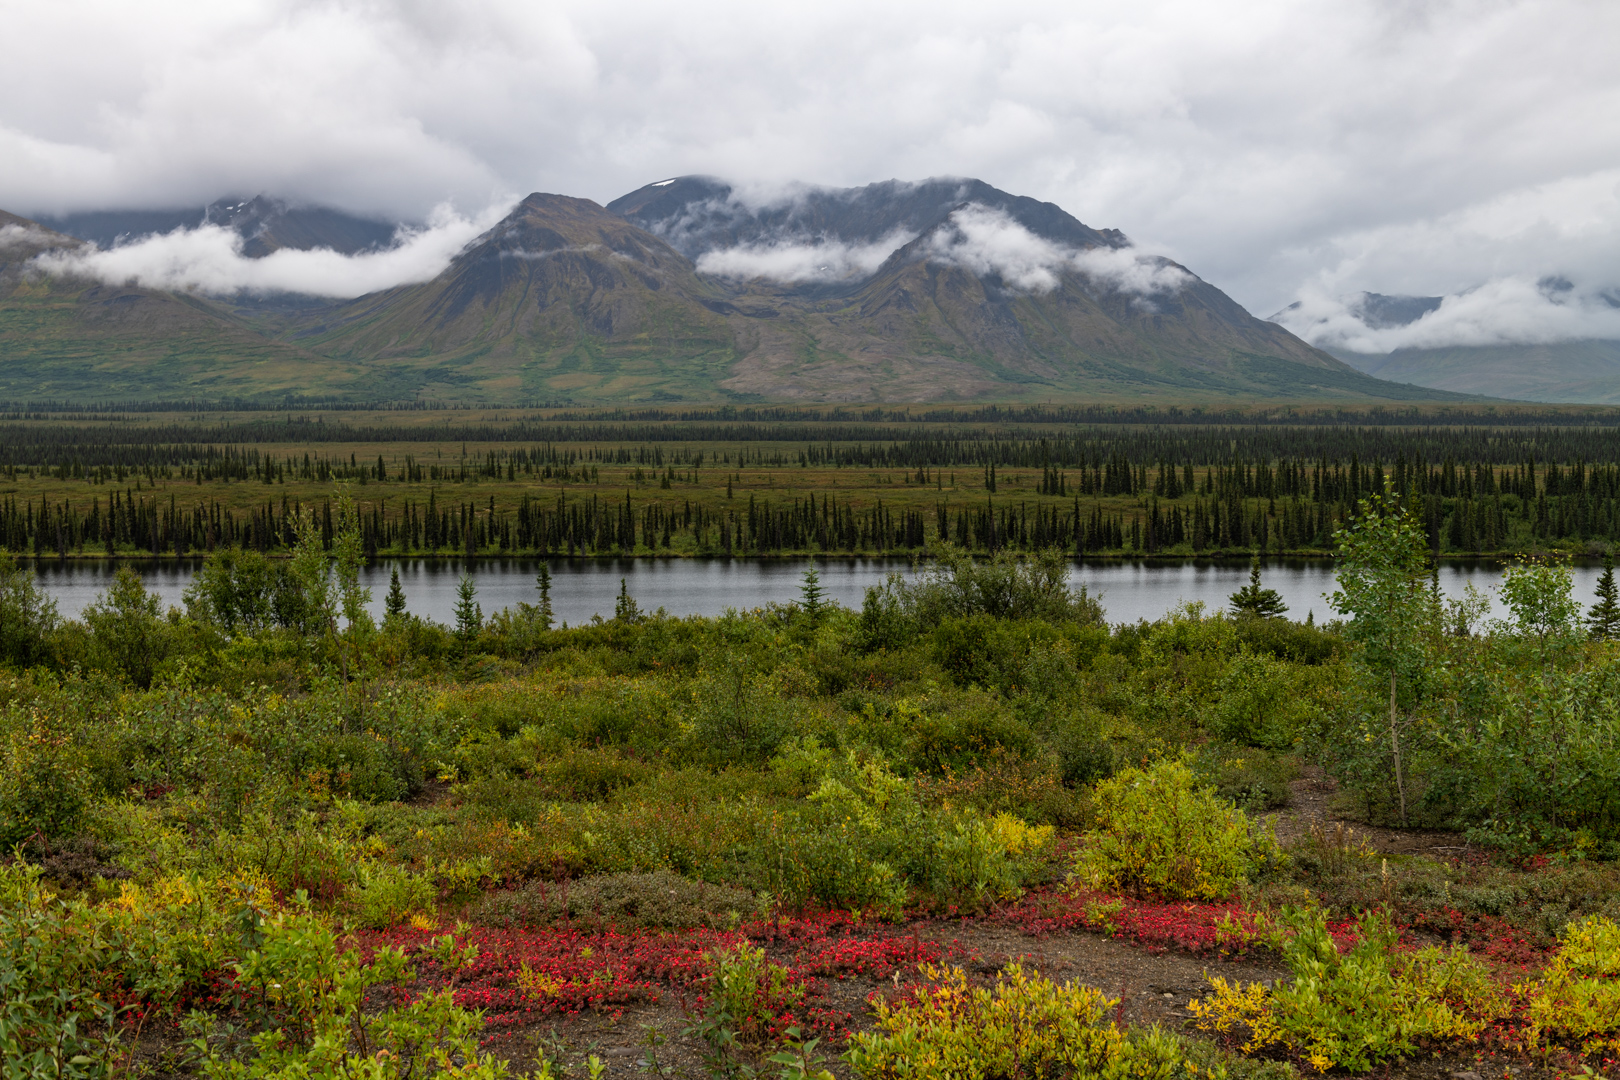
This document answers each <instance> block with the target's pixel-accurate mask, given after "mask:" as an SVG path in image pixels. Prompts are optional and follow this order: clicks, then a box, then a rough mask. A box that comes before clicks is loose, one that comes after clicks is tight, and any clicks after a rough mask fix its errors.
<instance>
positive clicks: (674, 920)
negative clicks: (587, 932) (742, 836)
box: [466, 870, 759, 930]
mask: <svg viewBox="0 0 1620 1080" xmlns="http://www.w3.org/2000/svg"><path fill="white" fill-rule="evenodd" d="M758 908H759V902H758V901H757V900H756V899H755V897H754V894H753V893H750V892H748V891H747V890H746V889H738V888H733V887H731V886H728V885H709V884H707V883H705V882H701V881H691V880H689V879H687V878H684V877H681V876H680V875H679V874H676V873H672V872H670V871H668V870H655V871H653V872H651V873H629V874H598V875H593V876H590V877H583V878H576V879H574V880H573V881H557V882H540V881H535V882H530V883H529V884H527V885H525V886H523V887H522V888H520V889H514V890H510V891H506V892H497V893H490V894H488V895H486V896H484V897H483V898H482V899H480V900H478V901H477V902H476V903H474V904H473V905H472V906H471V907H469V908H468V909H467V912H466V918H467V919H468V921H470V922H473V923H475V924H477V925H479V926H498V927H508V926H523V927H532V926H550V925H554V924H556V923H560V922H569V923H573V924H576V925H584V926H591V927H598V928H604V929H605V928H608V927H614V928H617V929H621V930H623V929H631V928H639V927H660V928H667V929H680V928H685V927H695V926H708V927H730V926H735V925H737V924H738V923H739V922H741V921H742V920H744V919H746V918H748V917H749V916H751V915H753V914H755V913H756V912H757V910H758Z"/></svg>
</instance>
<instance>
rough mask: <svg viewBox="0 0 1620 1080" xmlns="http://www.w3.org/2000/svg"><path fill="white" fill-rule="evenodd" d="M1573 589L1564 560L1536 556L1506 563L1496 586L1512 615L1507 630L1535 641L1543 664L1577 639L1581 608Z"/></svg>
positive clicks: (1537, 657)
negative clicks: (1506, 566) (1500, 582)
mask: <svg viewBox="0 0 1620 1080" xmlns="http://www.w3.org/2000/svg"><path fill="white" fill-rule="evenodd" d="M1573 588H1574V584H1573V582H1572V581H1571V580H1570V575H1569V563H1568V562H1567V561H1566V560H1563V559H1557V558H1547V557H1544V556H1538V555H1532V556H1529V557H1528V558H1524V559H1520V560H1518V561H1517V562H1515V563H1513V564H1512V565H1511V566H1509V567H1508V568H1507V572H1506V573H1504V574H1503V575H1502V584H1501V585H1499V586H1497V591H1498V592H1499V593H1500V594H1501V596H1502V602H1503V603H1504V604H1506V605H1507V609H1508V613H1509V614H1510V615H1511V616H1512V618H1511V620H1510V621H1509V623H1508V624H1507V629H1508V630H1509V632H1510V633H1511V634H1513V635H1514V636H1516V637H1518V638H1520V639H1521V640H1523V641H1526V642H1533V643H1534V644H1535V647H1536V659H1537V660H1539V661H1540V662H1541V664H1542V665H1543V666H1545V665H1547V664H1548V663H1550V662H1551V661H1552V659H1553V658H1554V657H1555V656H1556V655H1557V654H1559V653H1561V652H1562V651H1564V649H1566V648H1567V647H1568V646H1570V645H1571V644H1573V643H1574V642H1575V641H1577V640H1579V638H1580V634H1581V623H1580V613H1581V608H1580V605H1579V604H1578V603H1576V602H1575V597H1574V596H1573V595H1572V592H1573Z"/></svg>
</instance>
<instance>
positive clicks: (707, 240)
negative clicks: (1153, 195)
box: [0, 176, 1457, 404]
mask: <svg viewBox="0 0 1620 1080" xmlns="http://www.w3.org/2000/svg"><path fill="white" fill-rule="evenodd" d="M176 220H177V218H176V217H174V216H173V215H171V216H170V217H167V218H164V217H161V216H159V215H156V214H153V215H146V216H143V214H136V213H128V214H122V215H119V214H79V215H74V216H72V217H61V218H52V219H42V220H36V221H29V220H27V219H22V218H18V217H15V216H13V215H0V398H5V399H14V400H25V399H30V398H58V399H63V398H67V399H83V398H94V399H97V400H129V399H142V398H146V399H150V398H160V399H165V400H172V399H175V398H180V397H188V398H226V397H242V398H280V397H284V396H287V395H289V394H293V395H304V396H322V397H338V398H355V399H360V398H363V399H368V400H400V399H419V398H433V399H440V400H457V401H483V402H500V403H528V402H573V403H580V404H591V403H628V402H638V401H639V402H669V401H724V400H730V401H767V400H768V401H801V402H861V401H968V402H982V401H988V400H1008V401H1017V400H1060V399H1067V400H1074V399H1090V400H1105V401H1106V400H1130V401H1136V402H1152V401H1160V402H1164V403H1166V404H1170V403H1180V402H1197V401H1206V400H1217V401H1226V402H1234V401H1256V400H1267V401H1275V400H1294V401H1323V400H1340V401H1369V400H1385V401H1391V400H1431V399H1445V398H1455V397H1456V396H1457V395H1454V394H1450V393H1446V392H1444V391H1437V390H1432V389H1424V388H1419V387H1414V386H1409V385H1399V384H1395V383H1390V382H1386V381H1382V380H1379V379H1375V378H1373V377H1370V376H1369V375H1367V374H1364V373H1362V372H1360V371H1357V370H1356V369H1355V368H1353V367H1352V366H1350V365H1348V364H1346V363H1344V362H1342V361H1341V360H1339V359H1337V358H1335V357H1333V356H1331V355H1329V354H1328V353H1326V352H1323V351H1321V350H1319V349H1315V348H1312V347H1311V346H1309V345H1307V344H1306V343H1305V342H1303V341H1301V340H1300V339H1299V338H1297V337H1295V336H1294V335H1293V334H1291V333H1289V332H1288V331H1287V330H1285V329H1284V328H1283V327H1281V326H1279V325H1277V324H1275V323H1272V322H1266V321H1263V320H1260V319H1257V318H1255V317H1254V316H1252V315H1250V314H1249V313H1248V312H1247V311H1245V310H1244V309H1243V308H1242V307H1241V306H1239V305H1238V304H1236V303H1235V302H1233V301H1232V300H1231V299H1230V298H1229V297H1227V296H1226V295H1225V294H1224V293H1222V292H1221V291H1220V290H1219V289H1217V288H1215V287H1214V286H1213V285H1210V284H1209V283H1208V282H1205V281H1203V280H1202V279H1200V278H1199V277H1198V276H1197V275H1196V274H1194V273H1193V272H1192V271H1191V270H1189V269H1188V268H1186V267H1183V266H1180V265H1179V264H1177V263H1175V262H1172V261H1170V260H1168V259H1164V258H1161V257H1156V256H1152V255H1148V254H1145V253H1143V252H1140V251H1139V250H1137V249H1136V248H1134V247H1133V246H1132V245H1131V244H1130V242H1129V241H1128V239H1127V238H1126V237H1125V236H1124V235H1123V234H1121V233H1119V232H1118V231H1116V230H1111V229H1093V228H1091V227H1089V226H1087V225H1085V224H1083V223H1081V222H1080V221H1078V220H1077V219H1075V218H1074V217H1073V216H1071V215H1070V214H1068V213H1066V212H1065V211H1064V210H1062V209H1061V208H1059V207H1057V206H1055V205H1053V204H1051V203H1043V202H1039V201H1037V200H1034V199H1030V198H1026V197H1022V196H1017V195H1012V194H1009V193H1007V192H1004V191H1000V190H998V189H996V188H994V187H991V186H990V185H988V184H984V183H982V182H980V181H976V180H962V179H934V180H928V181H924V182H921V183H901V182H896V181H890V182H887V183H881V184H872V185H868V186H866V187H860V188H849V189H828V188H811V187H802V188H797V189H790V190H789V191H787V192H777V193H775V194H773V195H771V196H769V197H760V196H758V195H755V194H753V193H750V192H747V191H741V190H738V189H737V188H735V187H733V186H732V185H729V184H726V183H724V182H722V181H718V180H714V179H712V178H707V177H695V176H694V177H677V178H674V179H671V180H664V181H660V182H658V183H654V184H649V185H647V186H645V187H642V188H640V189H638V190H636V191H633V192H631V193H629V194H627V195H625V196H623V197H621V198H619V199H615V200H614V201H612V202H611V203H609V204H608V205H607V206H605V207H604V206H601V205H598V204H597V203H594V202H591V201H589V200H586V199H578V198H571V197H568V196H563V195H554V194H534V195H531V196H529V197H528V198H526V199H524V200H523V201H522V202H521V203H519V204H518V205H517V206H516V207H515V208H514V209H513V210H512V211H511V213H509V214H508V215H507V216H506V217H505V218H504V219H503V220H501V221H500V222H499V223H497V224H496V225H495V226H494V227H493V228H491V229H489V230H488V231H487V232H485V233H484V234H482V235H481V236H479V237H477V238H476V239H475V240H473V241H472V242H471V243H469V244H468V245H467V246H466V247H465V248H463V249H462V250H461V251H460V253H459V254H457V255H456V256H455V257H454V258H453V259H451V261H450V263H449V265H448V266H447V267H445V269H444V270H443V272H442V273H439V274H438V275H437V276H436V277H434V278H432V279H431V280H428V281H424V282H418V283H415V284H407V285H400V286H397V287H394V288H391V289H386V290H384V291H381V292H377V293H372V294H370V295H367V296H362V297H359V298H358V299H354V300H346V301H319V300H315V299H311V298H307V297H294V296H281V297H272V298H270V299H268V300H267V299H263V298H254V297H251V296H245V295H238V296H217V295H209V294H207V293H205V292H202V291H199V290H182V291H169V290H163V289H155V288H147V287H142V286H139V285H135V284H129V283H109V282H107V281H103V280H96V279H95V278H93V277H89V276H86V275H85V273H84V272H83V271H82V270H78V269H75V267H79V266H81V265H82V264H81V263H76V262H75V261H74V258H73V256H74V254H75V253H80V254H82V253H83V252H86V251H90V250H92V249H91V248H90V247H89V245H91V244H95V245H98V246H99V247H102V248H105V247H108V246H110V245H117V244H120V243H124V242H127V241H128V240H129V239H131V238H135V237H138V236H140V235H143V234H145V233H151V232H162V231H164V229H165V227H166V226H167V227H169V228H172V227H176V226H175V225H174V223H175V221H176ZM185 221H189V222H190V223H191V225H193V226H194V225H197V224H201V223H203V222H207V223H213V224H218V225H221V226H224V227H226V228H230V229H233V230H235V231H236V232H237V233H238V235H239V236H240V237H241V238H242V239H241V249H240V254H241V255H243V256H247V257H250V258H251V257H261V256H265V255H268V254H270V253H272V252H275V251H278V250H281V249H287V248H291V249H302V250H309V249H313V248H318V247H326V248H331V249H333V250H334V251H338V252H344V253H357V252H366V251H376V250H381V249H384V248H386V246H387V245H388V244H389V243H390V242H391V240H392V238H393V237H394V235H395V227H394V226H393V225H392V224H390V223H387V222H380V221H369V220H367V219H362V218H355V217H352V216H350V215H345V214H342V213H339V212H337V211H332V210H325V209H320V208H305V207H296V206H289V205H287V204H285V203H279V202H277V201H275V200H270V199H265V198H262V197H261V198H256V199H231V200H221V201H220V202H218V203H215V204H212V205H211V206H209V207H207V208H204V209H203V211H202V212H201V214H200V215H199V214H196V213H193V214H192V216H191V217H189V218H187V219H185ZM185 221H181V224H180V226H179V227H185ZM42 257H43V258H42ZM103 276H105V275H103Z"/></svg>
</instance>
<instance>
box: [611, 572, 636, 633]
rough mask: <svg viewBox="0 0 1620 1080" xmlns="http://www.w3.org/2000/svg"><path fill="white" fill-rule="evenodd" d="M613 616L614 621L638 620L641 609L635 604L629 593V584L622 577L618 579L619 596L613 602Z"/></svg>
mask: <svg viewBox="0 0 1620 1080" xmlns="http://www.w3.org/2000/svg"><path fill="white" fill-rule="evenodd" d="M613 618H614V620H615V621H616V622H626V623H633V622H640V621H641V609H640V608H639V607H637V606H636V598H635V597H633V596H631V595H630V585H629V583H628V582H627V581H626V580H625V579H624V578H620V579H619V596H618V599H616V600H615V601H614V602H613Z"/></svg>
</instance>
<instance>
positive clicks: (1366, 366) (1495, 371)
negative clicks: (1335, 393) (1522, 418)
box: [1271, 292, 1620, 405]
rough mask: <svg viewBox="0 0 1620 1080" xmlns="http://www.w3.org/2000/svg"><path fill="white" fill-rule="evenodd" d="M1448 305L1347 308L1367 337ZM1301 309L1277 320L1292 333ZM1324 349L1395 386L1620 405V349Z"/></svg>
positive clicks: (1566, 344)
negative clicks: (1294, 318)
mask: <svg viewBox="0 0 1620 1080" xmlns="http://www.w3.org/2000/svg"><path fill="white" fill-rule="evenodd" d="M1443 302H1444V297H1440V296H1388V295H1384V294H1381V293H1374V292H1364V293H1360V294H1358V295H1355V296H1352V297H1350V298H1349V299H1348V302H1347V303H1346V304H1345V308H1346V310H1347V311H1348V312H1350V313H1351V314H1352V315H1353V316H1354V317H1355V318H1357V319H1359V321H1360V322H1361V323H1362V324H1363V325H1365V326H1366V327H1367V328H1368V329H1371V330H1389V329H1395V328H1398V327H1404V326H1410V325H1412V324H1413V323H1415V322H1417V321H1418V320H1419V319H1421V318H1423V317H1424V316H1425V315H1428V314H1430V313H1431V312H1434V311H1438V310H1439V309H1440V305H1441V304H1442V303H1443ZM1299 307H1300V305H1299V304H1291V305H1289V306H1288V307H1287V308H1284V309H1283V310H1282V311H1279V312H1277V314H1275V315H1273V316H1271V319H1272V321H1275V322H1279V323H1282V324H1285V325H1287V324H1289V323H1290V322H1291V320H1290V318H1289V316H1290V315H1291V314H1292V313H1294V312H1296V311H1297V310H1298V309H1299ZM1307 332H1308V331H1307ZM1322 348H1323V349H1324V351H1326V352H1330V353H1332V354H1333V355H1334V356H1336V357H1338V358H1339V359H1340V360H1343V361H1344V362H1345V363H1347V364H1349V365H1350V366H1351V367H1353V368H1355V369H1356V370H1357V371H1361V372H1365V373H1366V374H1368V375H1372V376H1374V377H1376V378H1379V379H1388V380H1391V381H1393V382H1400V383H1408V384H1411V385H1415V386H1425V387H1429V388H1431V389H1436V390H1451V391H1455V392H1457V393H1464V394H1466V393H1487V394H1490V395H1492V396H1494V397H1502V398H1515V399H1518V400H1521V401H1548V402H1575V403H1582V404H1592V405H1609V404H1620V341H1612V340H1604V339H1583V340H1574V341H1556V342H1543V343H1529V344H1503V345H1449V346H1441V347H1436V348H1400V349H1394V350H1392V351H1390V352H1387V353H1367V352H1357V351H1355V350H1353V349H1348V348H1344V347H1341V346H1337V345H1333V344H1324V345H1323V346H1322Z"/></svg>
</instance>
